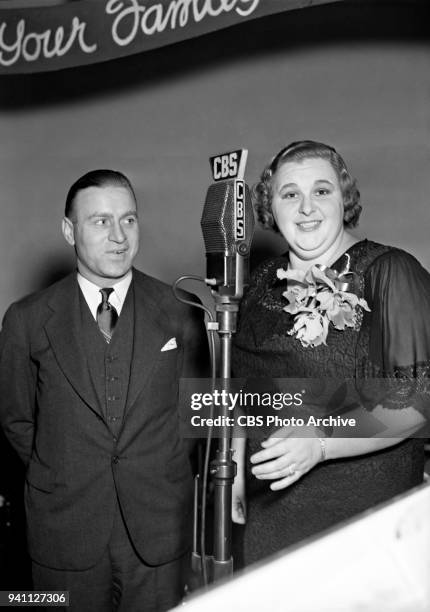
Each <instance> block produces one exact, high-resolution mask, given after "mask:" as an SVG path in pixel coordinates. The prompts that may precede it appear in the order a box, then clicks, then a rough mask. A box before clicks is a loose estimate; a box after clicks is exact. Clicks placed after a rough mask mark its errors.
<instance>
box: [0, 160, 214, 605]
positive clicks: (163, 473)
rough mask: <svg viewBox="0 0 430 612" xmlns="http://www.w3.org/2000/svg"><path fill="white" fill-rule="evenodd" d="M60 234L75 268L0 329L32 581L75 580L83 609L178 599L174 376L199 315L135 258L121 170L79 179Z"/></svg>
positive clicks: (39, 585) (192, 369) (3, 388)
mask: <svg viewBox="0 0 430 612" xmlns="http://www.w3.org/2000/svg"><path fill="white" fill-rule="evenodd" d="M62 231H63V235H64V238H65V239H66V241H67V242H68V243H69V244H70V245H72V246H73V247H74V249H75V252H76V259H77V274H76V272H74V273H73V274H71V275H69V276H67V277H65V278H64V279H62V280H61V281H60V282H58V283H56V284H54V285H52V286H51V287H49V288H48V289H46V290H44V291H41V292H39V293H36V294H34V295H31V296H28V297H26V298H24V299H22V300H20V301H19V302H17V303H15V304H13V305H12V306H11V307H10V308H9V310H8V311H7V313H6V315H5V318H4V322H3V329H2V332H1V336H0V406H1V407H0V414H1V421H2V425H3V427H4V430H5V432H6V435H7V436H8V438H9V440H10V442H11V443H12V445H13V446H14V448H15V449H16V451H17V452H18V453H19V455H20V457H21V459H22V460H23V461H24V463H25V464H26V466H27V473H26V488H25V504H26V513H27V521H28V544H29V551H30V556H31V558H32V561H33V578H34V586H35V588H36V589H37V590H69V591H70V604H71V609H72V610H79V612H82V611H85V610H91V611H92V612H97V611H100V612H106V611H108V610H109V611H110V610H120V611H121V612H122V611H124V612H133V611H139V612H140V611H143V610H144V611H145V612H148V611H150V610H151V611H152V610H157V611H158V610H165V609H169V608H171V607H173V606H174V605H176V604H177V603H178V602H179V600H180V597H181V594H182V591H183V579H182V568H183V566H184V555H185V553H186V552H187V549H188V548H189V545H190V528H191V523H192V518H191V502H192V472H191V467H190V461H189V457H188V453H187V445H186V443H185V441H183V440H182V439H181V438H180V437H179V434H178V422H179V421H178V413H177V398H178V380H179V378H180V377H182V376H184V377H196V376H198V375H199V374H200V372H199V367H198V366H197V364H202V363H204V362H205V356H203V358H202V351H205V345H206V338H205V331H204V326H203V323H202V320H201V317H200V316H199V312H200V311H199V310H198V309H196V308H190V307H188V306H184V305H183V304H182V303H180V302H178V301H177V300H176V299H175V298H174V296H173V294H172V291H171V288H170V287H168V286H167V285H165V284H164V283H162V282H160V281H158V280H156V279H154V278H151V277H150V276H147V275H145V274H142V273H141V272H139V271H138V270H136V269H134V268H132V263H133V260H134V258H135V256H136V253H137V250H138V246H139V227H138V218H137V207H136V199H135V195H134V192H133V189H132V186H131V184H130V182H129V181H128V179H127V178H126V177H125V176H124V175H122V174H121V173H119V172H114V171H111V170H95V171H93V172H89V173H88V174H86V175H84V176H83V177H81V178H80V179H79V180H78V181H77V182H76V183H74V185H73V186H72V187H71V188H70V190H69V193H68V196H67V201H66V211H65V217H64V219H63V225H62ZM195 313H197V314H195ZM69 609H70V608H69Z"/></svg>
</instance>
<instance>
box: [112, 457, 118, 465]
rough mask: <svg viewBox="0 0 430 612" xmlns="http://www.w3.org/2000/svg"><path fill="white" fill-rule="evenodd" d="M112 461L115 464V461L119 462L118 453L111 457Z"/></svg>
mask: <svg viewBox="0 0 430 612" xmlns="http://www.w3.org/2000/svg"><path fill="white" fill-rule="evenodd" d="M112 463H114V464H115V465H116V464H117V463H119V457H118V455H115V456H114V457H112Z"/></svg>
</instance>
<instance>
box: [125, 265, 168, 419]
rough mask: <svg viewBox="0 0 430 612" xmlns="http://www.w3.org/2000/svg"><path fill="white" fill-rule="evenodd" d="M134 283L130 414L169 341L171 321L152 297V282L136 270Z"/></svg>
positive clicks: (129, 393)
mask: <svg viewBox="0 0 430 612" xmlns="http://www.w3.org/2000/svg"><path fill="white" fill-rule="evenodd" d="M133 283H134V342H133V359H132V367H131V373H130V384H129V388H128V396H127V410H129V409H130V408H131V407H132V406H133V404H134V403H135V401H136V399H137V397H138V396H139V394H140V393H141V391H142V389H143V388H144V387H145V385H146V384H147V382H148V380H149V379H150V376H151V374H152V372H153V370H154V367H155V364H156V362H157V360H158V358H159V356H160V350H161V347H162V346H163V345H164V344H165V342H166V341H167V339H168V338H167V336H168V321H166V317H165V314H164V313H163V312H162V311H161V310H159V307H158V304H157V303H156V301H155V299H154V296H152V295H151V286H150V282H149V281H148V279H147V278H146V277H145V276H144V275H143V274H142V273H140V272H138V271H137V270H134V271H133Z"/></svg>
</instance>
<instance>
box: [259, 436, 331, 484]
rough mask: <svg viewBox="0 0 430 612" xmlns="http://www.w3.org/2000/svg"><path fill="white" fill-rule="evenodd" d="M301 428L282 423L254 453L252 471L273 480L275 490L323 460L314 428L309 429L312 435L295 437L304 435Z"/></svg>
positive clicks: (260, 477) (299, 476)
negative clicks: (261, 448) (259, 449)
mask: <svg viewBox="0 0 430 612" xmlns="http://www.w3.org/2000/svg"><path fill="white" fill-rule="evenodd" d="M302 431H303V430H302V429H301V430H300V432H299V430H298V429H296V428H294V427H282V428H281V429H278V431H277V432H276V433H275V434H273V435H272V436H270V438H268V439H267V440H265V441H264V442H262V443H261V446H262V447H263V450H261V451H259V452H258V453H254V455H252V456H251V463H252V464H254V466H255V467H253V468H252V470H251V471H252V473H253V474H254V476H255V477H256V478H258V479H260V480H273V481H274V482H272V483H271V485H270V488H271V489H272V491H278V490H279V489H285V488H286V487H289V486H290V485H292V484H293V483H294V482H296V480H299V478H301V477H302V476H303V475H304V474H306V473H307V472H309V470H311V469H312V468H313V467H314V466H315V465H316V464H317V463H319V462H320V461H321V460H322V458H323V457H322V454H323V453H322V447H321V442H320V440H319V439H318V437H317V432H316V431H315V430H314V429H313V428H312V431H311V430H308V431H307V432H306V433H307V435H308V436H309V437H306V438H296V437H293V436H295V435H303V432H302Z"/></svg>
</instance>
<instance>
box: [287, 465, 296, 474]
mask: <svg viewBox="0 0 430 612" xmlns="http://www.w3.org/2000/svg"><path fill="white" fill-rule="evenodd" d="M295 473H296V464H295V463H292V464H291V465H289V466H288V476H294V474H295Z"/></svg>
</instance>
